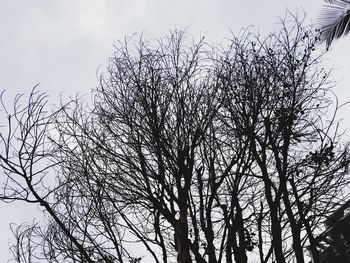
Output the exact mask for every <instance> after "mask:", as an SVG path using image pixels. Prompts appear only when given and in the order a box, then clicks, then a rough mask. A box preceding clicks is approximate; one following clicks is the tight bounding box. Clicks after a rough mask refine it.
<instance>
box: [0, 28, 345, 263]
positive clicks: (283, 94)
mask: <svg viewBox="0 0 350 263" xmlns="http://www.w3.org/2000/svg"><path fill="white" fill-rule="evenodd" d="M315 41H317V38H315V36H314V35H312V33H311V32H310V31H309V30H307V29H304V28H302V26H301V25H300V23H298V22H297V21H296V22H295V23H293V24H292V25H286V24H284V25H283V27H282V29H281V31H280V32H278V33H274V34H270V35H268V36H267V37H265V38H262V37H260V36H256V35H254V34H251V33H248V32H245V33H243V34H242V35H240V36H238V37H235V36H233V37H232V38H231V40H230V41H228V44H227V45H226V46H220V47H212V46H210V45H208V44H207V43H205V42H204V39H200V40H199V41H198V42H196V43H193V44H191V45H188V46H187V45H186V44H185V43H186V40H185V39H184V33H183V32H178V31H176V32H173V33H171V34H170V36H169V37H166V38H162V39H160V40H157V41H145V40H143V39H142V38H140V39H138V40H137V41H135V37H134V38H131V39H126V40H125V41H124V42H121V43H119V44H118V45H117V46H116V51H115V54H114V56H113V57H112V58H111V59H110V61H109V66H108V70H107V72H106V73H105V74H103V75H102V76H101V79H100V86H99V87H98V88H97V89H96V90H94V91H93V92H92V93H91V98H92V99H91V100H88V99H86V98H84V97H80V98H76V99H73V100H71V101H69V102H67V103H66V102H64V103H62V105H61V106H60V107H59V108H58V109H57V110H55V111H47V110H46V108H45V105H46V104H47V99H46V97H45V95H44V94H42V93H40V92H38V91H37V90H36V89H34V90H33V92H32V93H31V95H30V96H29V101H28V103H27V105H26V106H25V105H24V104H22V102H21V101H22V100H21V99H23V97H17V98H16V100H15V102H14V105H15V106H14V110H13V112H12V113H11V112H9V111H8V110H7V108H6V107H5V106H4V104H3V109H4V110H5V111H4V112H5V115H6V116H7V121H8V122H7V125H5V126H3V127H2V128H3V129H2V131H1V147H2V151H1V155H0V159H1V163H0V165H1V167H2V168H3V170H4V174H3V178H5V179H6V180H5V183H4V185H3V192H2V194H1V199H2V200H4V201H16V200H24V201H27V202H32V203H37V204H39V205H40V207H41V208H42V209H43V210H44V213H45V215H46V221H45V222H44V223H40V224H39V223H34V224H33V225H20V226H18V227H17V228H16V227H13V233H14V235H15V237H16V242H15V244H14V245H13V246H12V251H13V254H14V260H15V262H33V261H34V260H36V261H40V260H44V261H45V262H143V261H147V262H152V261H154V262H174V261H176V262H181V263H185V262H186V263H187V262H200V263H204V262H211V263H212V262H215V263H216V262H229V263H230V262H248V259H249V258H259V259H260V261H261V262H273V261H274V262H279V263H280V262H287V261H288V260H290V259H291V258H295V261H296V262H304V261H305V254H306V253H308V251H309V250H310V251H311V253H312V255H313V258H314V260H315V262H318V261H317V260H318V250H317V246H318V244H317V241H316V238H315V237H316V236H317V235H318V233H320V232H321V230H322V229H323V228H322V224H321V223H322V222H323V220H324V219H325V217H326V216H327V215H329V214H331V213H333V212H334V211H335V210H336V208H337V207H338V206H339V205H340V204H341V202H342V200H344V199H346V198H347V196H346V194H347V193H348V189H347V187H348V183H349V177H348V170H347V169H348V165H349V154H348V146H347V145H346V144H345V145H343V144H342V142H341V141H340V138H341V137H340V135H341V134H340V133H339V131H338V122H337V120H336V118H335V113H336V111H337V109H338V105H335V107H334V105H333V104H332V99H331V97H330V95H331V94H332V93H331V86H332V82H331V81H330V80H329V78H328V76H329V74H328V72H327V71H325V70H324V69H323V68H322V66H321V64H320V63H321V59H322V54H321V55H320V54H317V55H316V54H313V51H314V50H315ZM331 106H332V107H333V109H334V108H335V110H334V111H331V110H330V107H331ZM327 112H328V113H331V114H333V115H331V116H333V117H331V118H330V119H329V120H327V121H326V120H325V114H326V113H327ZM53 178H54V179H53Z"/></svg>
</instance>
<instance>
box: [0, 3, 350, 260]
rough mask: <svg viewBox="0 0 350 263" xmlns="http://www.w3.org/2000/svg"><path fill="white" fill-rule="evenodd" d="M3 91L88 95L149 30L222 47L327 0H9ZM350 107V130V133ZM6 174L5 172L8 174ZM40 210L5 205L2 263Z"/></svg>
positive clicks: (345, 96)
mask: <svg viewBox="0 0 350 263" xmlns="http://www.w3.org/2000/svg"><path fill="white" fill-rule="evenodd" d="M0 2H1V7H0V32H1V41H0V90H4V89H6V90H7V91H8V92H7V94H8V97H9V98H10V97H11V96H13V95H14V94H15V93H18V92H21V93H22V92H28V91H30V90H31V89H32V87H33V86H34V85H36V84H37V83H40V89H41V90H42V91H46V92H47V93H48V94H50V95H51V101H52V103H55V102H57V101H58V95H59V94H60V93H62V92H64V94H65V95H67V96H69V95H74V94H76V93H88V92H89V90H90V89H93V88H95V87H96V86H97V85H98V81H97V71H98V70H99V71H100V72H103V68H104V66H105V64H106V62H107V60H108V57H110V56H111V55H112V54H113V43H115V42H116V41H117V40H120V39H122V38H123V37H124V36H125V35H128V36H130V35H132V34H133V33H135V32H144V34H145V35H146V37H160V36H164V35H165V34H166V33H168V32H169V30H171V29H175V28H177V29H184V28H187V36H188V37H199V36H200V35H201V34H203V33H206V35H207V40H208V41H209V42H212V43H216V42H217V43H218V42H220V41H221V40H222V39H223V38H227V37H230V31H233V32H234V33H237V32H239V30H240V29H242V28H243V27H247V26H249V25H253V26H255V28H257V29H259V31H260V32H268V31H271V30H274V29H277V28H278V25H277V23H278V21H279V17H283V16H284V14H285V12H286V10H287V8H288V9H289V10H290V11H292V12H296V11H297V10H298V11H299V13H300V14H301V13H303V12H305V14H306V21H308V22H311V21H315V19H316V17H317V14H318V12H319V10H320V6H321V5H322V4H323V2H322V0H303V1H301V0H288V1H287V0H265V1H261V0H257V1H254V0H251V1H242V0H240V1H238V0H124V1H123V0H1V1H0ZM349 53H350V36H349V37H348V38H345V39H342V40H339V41H337V42H336V43H335V44H334V45H333V47H332V50H330V51H329V52H328V54H327V65H328V66H329V67H331V68H335V69H336V70H335V73H334V76H335V79H337V80H338V81H339V84H338V85H337V87H336V88H335V92H336V93H337V95H338V96H339V98H340V100H341V102H345V101H346V100H349V99H350V92H349V90H350V89H349V87H348V86H349V84H350V59H349V58H350V56H349ZM346 112H349V107H347V108H344V109H343V111H342V113H341V114H342V116H343V118H344V125H343V127H344V128H350V116H349V114H346ZM0 176H1V175H0ZM35 211H36V206H30V205H23V204H19V203H16V204H10V205H9V204H4V203H0V213H1V216H0V263H2V262H7V260H8V259H9V255H10V254H9V252H8V241H9V239H10V237H11V235H10V231H9V223H10V222H17V223H19V222H23V221H27V222H28V221H29V222H30V221H32V218H33V217H34V216H36V215H37V213H36V212H35Z"/></svg>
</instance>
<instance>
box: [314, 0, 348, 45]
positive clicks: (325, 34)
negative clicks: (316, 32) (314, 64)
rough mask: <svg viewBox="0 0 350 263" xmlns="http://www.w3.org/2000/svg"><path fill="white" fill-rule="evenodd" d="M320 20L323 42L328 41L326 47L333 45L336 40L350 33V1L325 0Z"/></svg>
mask: <svg viewBox="0 0 350 263" xmlns="http://www.w3.org/2000/svg"><path fill="white" fill-rule="evenodd" d="M325 1H327V2H328V4H326V5H324V6H323V8H322V10H321V14H320V17H319V19H318V24H319V29H320V31H321V36H320V37H321V40H322V41H326V46H327V48H329V46H330V45H331V44H332V42H333V41H334V40H335V39H338V38H340V37H342V36H345V35H347V34H348V33H349V31H350V0H325Z"/></svg>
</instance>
